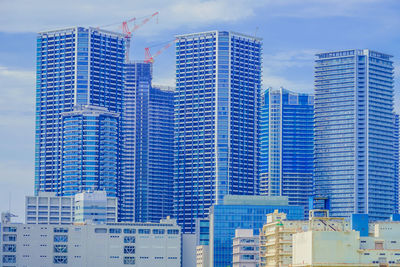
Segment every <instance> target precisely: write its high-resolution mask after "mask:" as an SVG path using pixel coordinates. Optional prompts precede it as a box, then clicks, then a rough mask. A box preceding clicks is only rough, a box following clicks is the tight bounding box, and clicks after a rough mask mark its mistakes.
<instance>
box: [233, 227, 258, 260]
mask: <svg viewBox="0 0 400 267" xmlns="http://www.w3.org/2000/svg"><path fill="white" fill-rule="evenodd" d="M253 232H254V231H253V229H236V231H235V237H234V238H233V245H232V255H233V257H232V263H233V267H258V266H259V253H260V252H259V249H260V242H259V237H258V236H255V235H254V234H253Z"/></svg>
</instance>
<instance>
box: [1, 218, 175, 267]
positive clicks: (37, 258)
mask: <svg viewBox="0 0 400 267" xmlns="http://www.w3.org/2000/svg"><path fill="white" fill-rule="evenodd" d="M1 235H2V237H1V240H2V246H4V245H11V246H13V245H15V252H13V251H8V252H3V250H1V252H0V255H1V259H0V260H1V262H3V260H4V259H9V258H10V257H11V258H15V262H13V260H11V261H10V262H9V263H7V262H3V265H2V266H14V267H32V266H34V267H49V266H71V267H72V266H74V267H75V266H87V267H92V266H96V267H108V266H140V267H157V266H160V267H161V266H162V267H170V266H171V267H180V266H181V232H180V227H179V226H177V225H176V223H175V221H174V220H163V221H162V222H161V223H159V224H156V223H130V224H128V223H115V224H107V225H65V226H64V225H62V226H61V225H40V224H6V225H2V232H1ZM10 235H12V236H13V238H11V239H12V240H9V239H10ZM60 237H62V238H61V239H60ZM64 237H66V238H67V239H65V240H63V238H64ZM14 239H15V241H13V240H14ZM3 240H4V241H3ZM129 240H131V241H129ZM59 241H61V242H59ZM62 241H63V242H62ZM131 242H132V243H131ZM60 245H61V246H66V247H67V251H65V252H55V249H56V247H55V246H60ZM128 246H131V247H132V248H133V247H134V249H132V248H131V249H128V250H126V251H124V250H125V249H126V248H127V247H128ZM60 257H61V259H65V260H66V261H65V262H64V264H56V263H55V261H56V260H57V259H59V258H60ZM129 261H131V264H127V263H128V262H129ZM132 262H134V263H132Z"/></svg>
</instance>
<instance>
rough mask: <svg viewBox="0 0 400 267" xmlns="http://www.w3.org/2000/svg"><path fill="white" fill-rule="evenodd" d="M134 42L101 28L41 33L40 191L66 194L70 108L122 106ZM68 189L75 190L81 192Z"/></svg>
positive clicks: (37, 178)
mask: <svg viewBox="0 0 400 267" xmlns="http://www.w3.org/2000/svg"><path fill="white" fill-rule="evenodd" d="M128 43H129V39H127V38H125V36H124V35H122V34H118V33H113V32H108V31H104V30H100V29H97V28H84V27H75V28H67V29H62V30H55V31H47V32H41V33H39V34H38V37H37V76H36V78H37V80H36V114H37V115H36V140H35V143H36V148H35V194H38V192H40V191H44V192H56V193H57V194H58V195H63V194H64V193H63V187H62V185H63V172H62V166H63V157H62V153H61V151H62V147H63V145H65V143H64V141H65V140H64V137H63V132H62V129H63V118H65V117H63V114H64V113H67V112H68V113H69V112H73V111H74V109H75V108H79V107H80V106H87V105H90V106H95V107H101V108H105V109H107V111H108V112H114V113H120V112H121V111H122V93H123V69H124V62H125V52H126V50H127V45H128ZM82 139H84V138H82ZM84 141H88V140H84ZM64 159H65V158H64ZM68 164H69V163H68ZM74 164H75V163H74ZM75 166H78V165H75ZM95 166H96V165H93V167H95ZM64 173H65V172H64ZM74 179H75V178H74ZM83 179H84V177H83ZM89 180H91V178H89ZM97 180H99V177H97ZM91 182H92V181H90V182H89V183H91ZM74 183H75V182H74ZM82 183H83V184H84V183H85V182H84V181H83V182H82ZM113 183H114V182H113ZM73 187H75V185H74V186H73ZM69 189H71V190H72V188H71V187H68V190H69ZM75 190H78V188H76V187H75V188H74V189H73V191H75ZM113 190H114V189H113ZM68 192H69V193H68V194H70V195H72V194H74V193H77V192H78V191H75V192H72V191H68ZM113 194H114V195H115V190H114V193H113Z"/></svg>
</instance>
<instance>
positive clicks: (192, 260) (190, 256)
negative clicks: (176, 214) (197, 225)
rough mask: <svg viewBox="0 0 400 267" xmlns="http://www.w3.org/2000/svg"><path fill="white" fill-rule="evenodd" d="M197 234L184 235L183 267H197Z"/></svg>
mask: <svg viewBox="0 0 400 267" xmlns="http://www.w3.org/2000/svg"><path fill="white" fill-rule="evenodd" d="M196 239H197V237H196V234H182V265H183V266H184V267H196Z"/></svg>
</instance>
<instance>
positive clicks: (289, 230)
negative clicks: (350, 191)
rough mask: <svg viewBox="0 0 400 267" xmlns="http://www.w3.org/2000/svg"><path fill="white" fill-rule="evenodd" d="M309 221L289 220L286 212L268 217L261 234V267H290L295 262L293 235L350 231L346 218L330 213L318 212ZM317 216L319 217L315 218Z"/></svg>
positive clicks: (312, 214)
mask: <svg viewBox="0 0 400 267" xmlns="http://www.w3.org/2000/svg"><path fill="white" fill-rule="evenodd" d="M310 215H311V216H310V218H309V220H288V219H287V215H286V214H285V213H284V212H279V211H278V210H275V211H274V212H273V213H270V214H268V215H267V223H266V224H265V225H264V226H263V227H262V231H261V233H260V266H262V267H275V266H280V267H289V266H292V262H293V235H294V234H296V233H299V232H304V231H308V230H309V229H313V230H316V231H328V230H329V231H345V230H346V231H350V230H351V228H350V223H348V222H346V221H345V220H344V218H332V217H329V211H327V210H317V212H316V213H314V212H313V211H312V212H311V214H310ZM315 215H317V216H315ZM325 249H326V248H325Z"/></svg>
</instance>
